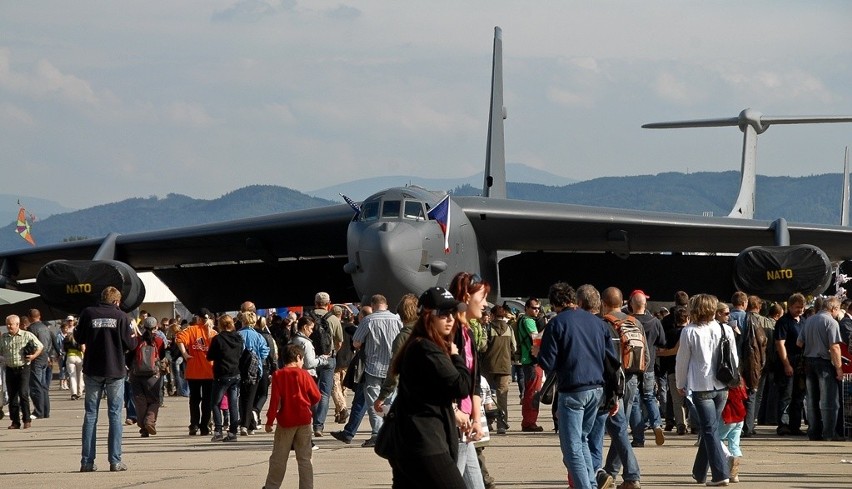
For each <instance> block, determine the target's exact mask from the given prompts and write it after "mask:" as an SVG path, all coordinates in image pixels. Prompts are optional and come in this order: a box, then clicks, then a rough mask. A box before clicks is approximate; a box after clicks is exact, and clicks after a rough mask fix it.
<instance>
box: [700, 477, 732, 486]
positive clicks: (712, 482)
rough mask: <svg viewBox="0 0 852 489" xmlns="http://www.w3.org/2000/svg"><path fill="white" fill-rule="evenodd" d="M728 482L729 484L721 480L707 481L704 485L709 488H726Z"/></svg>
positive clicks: (725, 480)
mask: <svg viewBox="0 0 852 489" xmlns="http://www.w3.org/2000/svg"><path fill="white" fill-rule="evenodd" d="M728 482H730V481H729V480H728V479H722V480H720V481H707V482H705V483H704V485H705V486H710V487H718V486H727V485H728Z"/></svg>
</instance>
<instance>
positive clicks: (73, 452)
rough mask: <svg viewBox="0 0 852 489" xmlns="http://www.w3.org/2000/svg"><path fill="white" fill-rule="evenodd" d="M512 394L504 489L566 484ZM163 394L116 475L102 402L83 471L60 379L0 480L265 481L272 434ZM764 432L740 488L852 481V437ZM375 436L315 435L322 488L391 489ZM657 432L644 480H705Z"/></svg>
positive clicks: (662, 483)
mask: <svg viewBox="0 0 852 489" xmlns="http://www.w3.org/2000/svg"><path fill="white" fill-rule="evenodd" d="M350 396H351V394H350ZM510 400H511V402H510V404H511V406H510V424H511V425H512V429H511V430H510V431H509V434H508V435H506V436H501V437H493V438H492V441H491V442H490V445H489V446H488V448H487V449H486V450H485V454H486V457H487V461H488V467H489V469H490V471H491V474H492V475H493V476H494V477H495V479H496V480H497V481H498V487H501V488H543V489H550V488H564V487H568V486H567V483H566V479H565V469H564V467H563V466H562V461H561V460H562V459H561V457H562V456H561V452H560V450H559V441H558V438H557V436H556V435H555V434H554V433H553V432H551V431H546V432H545V433H522V432H520V431H519V428H520V422H519V419H520V405H519V404H518V398H517V386H516V385H515V384H512V385H511V386H510ZM165 402H166V407H164V408H162V409H160V417H159V421H158V423H157V430H158V433H157V435H155V436H152V437H150V438H141V437H140V436H139V434H138V431H137V429H136V428H135V427H133V426H130V427H128V426H125V430H124V437H123V452H124V453H123V461H124V462H125V463H126V464H127V465H128V467H129V470H128V471H127V472H115V473H110V472H109V464H108V463H107V460H106V433H107V420H106V418H107V416H106V402H103V403H102V404H101V413H100V416H99V418H100V419H99V423H98V435H99V436H98V458H97V461H96V464H97V465H98V467H99V471H98V472H95V473H85V474H83V473H79V472H78V470H79V467H80V427H81V425H82V411H83V401H82V400H79V401H72V400H71V399H70V394H68V391H63V390H59V389H58V383H57V382H55V383H54V387H53V389H52V390H51V417H50V419H43V420H42V419H39V420H35V421H33V427H32V428H31V429H29V430H7V429H5V428H6V426H8V425H9V419H8V416H7V417H6V418H4V419H3V420H2V421H0V485H2V487H4V488H14V489H25V488H45V487H52V488H66V487H76V488H86V489H99V488H130V487H142V486H144V487H154V488H182V489H186V488H196V487H214V488H228V487H233V488H238V487H239V488H242V487H262V486H263V483H264V481H265V478H266V470H267V460H268V458H269V454H270V453H271V446H272V445H271V444H272V434H266V433H261V432H257V434H255V435H252V436H242V437H240V439H239V441H238V442H237V443H231V444H223V443H212V442H210V441H209V438H208V437H201V436H195V437H189V436H187V430H186V425H187V420H188V406H187V400H186V399H185V398H182V397H167V398H166V400H165ZM331 411H332V414H333V409H332V410H331ZM6 412H8V407H6ZM542 413H544V411H542ZM547 414H548V415H547V416H546V417H542V418H540V424H542V426H544V427H545V429H546V430H549V429H550V428H552V423H551V421H550V417H549V410H548V412H547ZM264 415H265V413H264ZM332 418H333V417H331V418H329V421H328V422H327V423H326V431H327V432H328V431H334V430H338V429H341V427H342V425H338V424H336V423H334V420H333V419H332ZM758 433H759V434H758V436H757V437H753V438H748V439H743V441H742V449H743V453H744V454H745V457H744V459H743V463H742V466H741V469H740V480H741V481H742V482H740V483H739V484H737V485H734V487H740V488H742V489H745V488H764V487H765V488H852V464H849V463H843V462H841V460H844V459H845V460H850V459H852V442H809V441H807V440H806V439H802V438H795V437H778V436H775V434H774V428H773V427H769V426H761V427H758ZM368 435H369V422H368V420H367V417H366V416H365V417H364V420H363V422H362V423H361V427H360V430H359V433H358V436H357V438H356V440H355V441H353V443H352V445H344V444H343V443H341V442H339V441H337V440H335V439H334V438H332V437H331V436H329V435H328V434H326V436H323V437H322V438H317V439H315V440H316V443H317V445H319V447H320V449H319V450H317V451H314V452H313V465H314V487H317V488H319V489H325V488H333V489H336V488H346V489H361V488H363V489H367V488H387V487H390V486H391V472H390V468H389V466H388V464H387V462H386V461H385V460H383V459H381V458H379V457H378V456H376V455H375V454H374V453H373V451H372V449H368V448H361V447H360V443H361V442H362V441H363V440H364V439H366V438H367V436H368ZM653 440H654V437H653V434H652V433H649V436H648V437H647V441H646V445H645V447H644V448H637V449H635V450H636V456H637V458H638V459H639V464H640V467H641V470H642V486H643V487H699V486H698V485H697V484H695V483H694V481H693V480H692V479H691V477H690V475H689V474H690V467H691V465H692V460H693V458H694V455H695V450H696V448H695V447H694V446H693V444H694V443H695V437H694V436H690V435H687V436H680V437H678V436H670V437H668V438H667V440H666V443H665V445H663V446H659V447H658V446H655V445H654V441H653ZM606 445H607V446H608V445H609V441H608V440H607V441H606ZM619 482H620V479H619ZM297 486H298V478H297V468H296V461H295V459H294V458H293V455H292V454H291V458H290V463H289V464H288V471H287V476H286V477H285V479H284V484H283V486H282V487H297ZM702 487H703V486H702Z"/></svg>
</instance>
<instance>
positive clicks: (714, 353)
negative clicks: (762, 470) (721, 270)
mask: <svg viewBox="0 0 852 489" xmlns="http://www.w3.org/2000/svg"><path fill="white" fill-rule="evenodd" d="M718 303H719V301H718V299H716V297H714V296H712V295H709V294H698V295H695V296H693V297H692V298H691V299H690V300H689V318H690V321H691V322H690V324H688V325H687V326H686V327H685V328H683V331H682V332H681V335H680V346H679V348H678V351H677V362H676V365H675V377H676V381H677V388H678V390H679V391H680V393H681V395H684V396H685V395H686V394H687V392H688V391H691V392H692V403H693V405H694V406H695V413H696V414H697V415H698V427H699V439H698V453H696V454H695V462H694V464H693V466H692V477H693V479H695V480H696V482H699V483H704V482H705V480H706V479H707V468H708V466H709V468H710V472H711V474H712V478H711V480H710V481H707V483H706V484H707V485H708V486H727V485H728V482H729V478H730V469H729V467H728V463H727V460H726V457H725V454H724V452H723V451H722V445H721V443H720V442H719V434H718V427H719V422H720V421H719V420H720V419H721V416H722V409H724V407H725V402H726V401H727V399H728V386H727V385H725V383H723V382H721V381H720V380H718V379H717V378H716V369H717V367H718V365H719V360H720V357H721V355H720V351H719V343H721V341H722V335H723V334H724V335H725V336H727V337H728V340H729V341H730V342H731V347H732V348H733V349H734V350H733V352H734V355H733V360H734V361H736V344H735V342H734V332H733V331H732V330H731V328H730V327H729V326H728V325H726V324H721V323H719V322H717V321H715V319H714V318H715V316H716V306H717V305H718ZM733 367H734V368H736V367H737V365H733Z"/></svg>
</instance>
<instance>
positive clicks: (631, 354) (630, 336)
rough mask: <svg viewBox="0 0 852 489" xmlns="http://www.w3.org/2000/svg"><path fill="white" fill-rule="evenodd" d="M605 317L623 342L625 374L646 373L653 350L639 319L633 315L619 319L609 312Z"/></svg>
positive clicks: (622, 358)
mask: <svg viewBox="0 0 852 489" xmlns="http://www.w3.org/2000/svg"><path fill="white" fill-rule="evenodd" d="M604 319H605V320H606V321H607V322H608V323H610V324H611V325H612V327H613V328H614V329H615V332H616V333H618V337H619V340H620V343H621V368H622V369H624V373H625V374H639V373H644V372H645V370H646V369H647V368H648V363H649V362H650V358H651V352H650V351H648V341H647V340H646V339H645V332H644V331H643V330H642V326H641V325H640V323H639V321H637V320H636V318H634V317H633V316H627V317H625V318H624V319H618V318H616V317H615V316H613V315H612V314H607V315H606V316H604Z"/></svg>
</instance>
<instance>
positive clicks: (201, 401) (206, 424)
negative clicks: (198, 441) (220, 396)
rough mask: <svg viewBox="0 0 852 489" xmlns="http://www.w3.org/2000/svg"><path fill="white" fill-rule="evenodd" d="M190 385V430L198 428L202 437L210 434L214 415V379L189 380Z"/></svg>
mask: <svg viewBox="0 0 852 489" xmlns="http://www.w3.org/2000/svg"><path fill="white" fill-rule="evenodd" d="M187 383H189V428H190V429H192V428H198V429H200V430H201V434H202V435H209V434H210V417H211V416H212V415H213V411H212V410H211V406H212V404H213V379H203V380H198V379H187Z"/></svg>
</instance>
